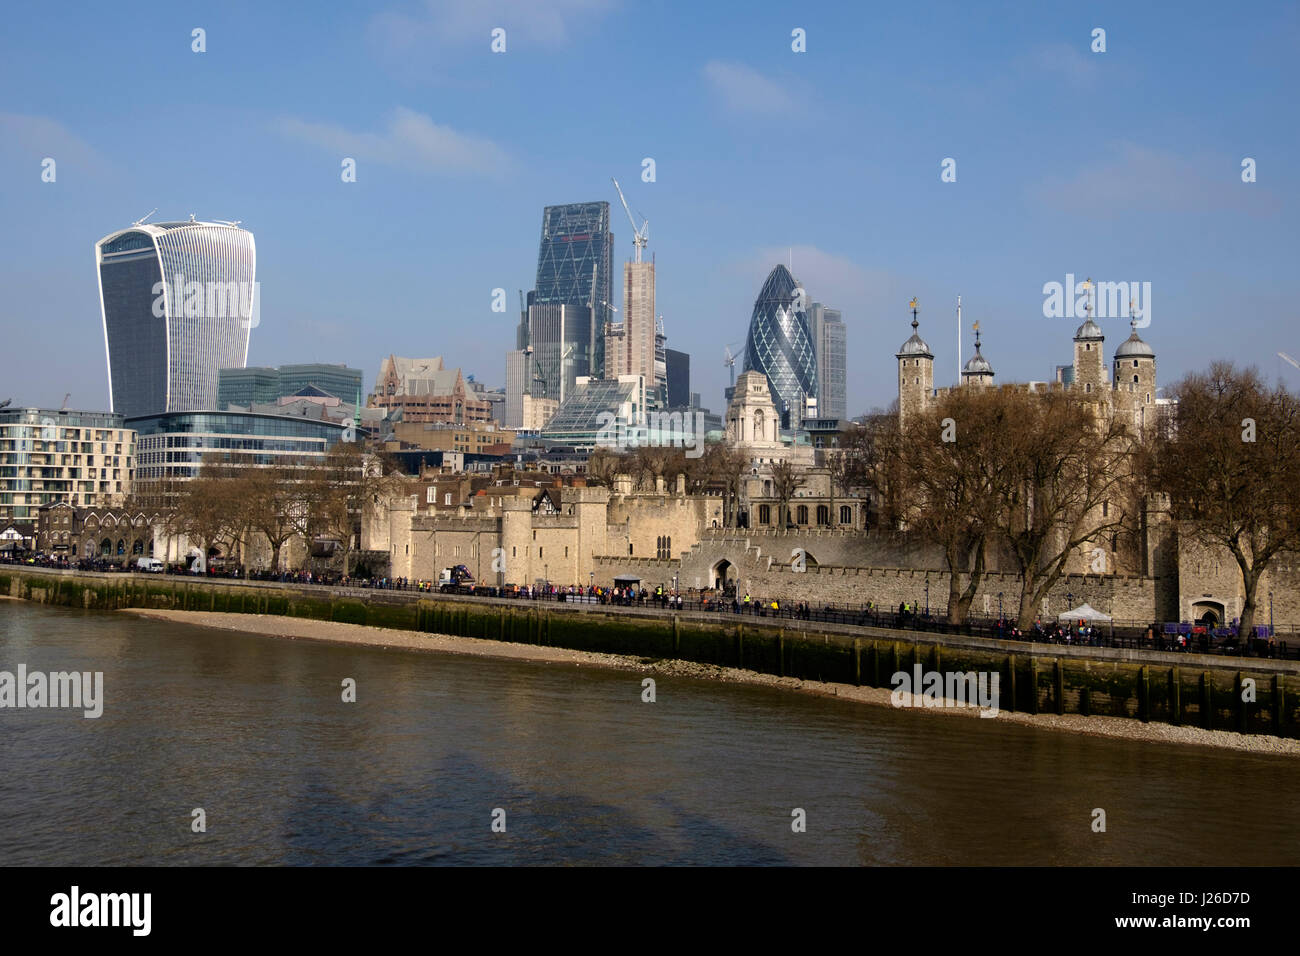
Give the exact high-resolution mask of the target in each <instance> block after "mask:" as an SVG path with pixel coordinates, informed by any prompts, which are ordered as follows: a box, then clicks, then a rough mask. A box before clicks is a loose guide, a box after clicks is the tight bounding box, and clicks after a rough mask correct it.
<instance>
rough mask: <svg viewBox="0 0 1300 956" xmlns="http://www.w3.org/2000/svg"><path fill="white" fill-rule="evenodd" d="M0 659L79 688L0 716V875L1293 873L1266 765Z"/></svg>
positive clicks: (580, 678) (635, 696)
mask: <svg viewBox="0 0 1300 956" xmlns="http://www.w3.org/2000/svg"><path fill="white" fill-rule="evenodd" d="M20 664H21V665H25V666H26V668H27V670H28V672H33V671H43V672H53V671H81V672H87V671H91V672H94V671H102V672H103V675H104V677H103V679H104V693H103V696H104V700H103V715H102V716H101V717H99V718H98V719H87V718H85V717H83V716H82V712H81V711H80V710H54V709H44V710H39V709H35V710H34V709H11V708H6V709H0V824H2V825H0V863H3V864H8V865H23V864H29V865H30V864H68V865H105V864H128V865H129V864H162V865H187V864H243V865H265V864H281V865H299V864H351V865H370V864H398V865H419V864H461V865H465V864H471V865H476V864H477V865H507V864H523V865H529V864H737V865H752V864H757V865H785V864H793V865H809V864H829V865H855V864H868V865H879V864H929V865H945V864H960V865H1002V864H1028V865H1063V864H1064V865H1070V864H1079V865H1110V864H1142V865H1170V866H1179V865H1182V866H1186V865H1207V864H1208V865H1227V866H1240V865H1247V866H1251V865H1265V864H1282V865H1289V864H1295V863H1296V862H1297V861H1298V860H1300V801H1296V800H1295V794H1296V793H1297V792H1300V760H1296V759H1295V758H1293V757H1283V756H1264V755H1253V754H1244V753H1237V752H1232V751H1223V750H1214V749H1209V748H1197V747H1190V746H1180V745H1173V744H1164V743H1151V742H1142V741H1133V740H1115V739H1103V738H1094V737H1084V736H1078V735H1071V734H1065V733H1056V732H1050V731H1046V730H1040V729H1036V728H1031V727H1024V726H1019V725H1014V724H1010V723H1007V722H1005V721H999V720H997V719H993V720H978V719H963V718H948V717H937V716H934V715H922V714H917V713H913V712H909V711H907V710H892V709H890V708H886V707H873V706H865V705H861V704H854V703H851V702H847V701H838V700H834V699H829V698H820V697H814V696H809V695H803V694H795V693H791V692H789V691H783V690H780V689H776V688H766V687H748V686H738V685H733V684H723V683H717V682H712V681H705V680H695V679H685V678H675V677H674V678H669V677H659V678H657V700H656V701H655V702H654V703H643V702H642V699H641V695H642V686H641V681H642V677H643V675H641V674H634V673H623V672H616V671H604V670H597V669H592V668H588V667H582V668H577V667H573V666H569V665H559V664H537V663H522V662H510V661H501V660H489V659H482V658H468V657H457V656H452V655H442V654H428V653H414V652H409V651H395V650H393V651H389V650H382V649H371V648H356V647H342V646H337V645H327V644H317V643H307V642H302V641H288V640H278V639H275V638H266V637H259V636H253V635H245V634H240V633H237V632H228V631H214V630H210V629H205V628H199V627H195V626H191V625H185V624H174V623H170V622H165V621H157V620H148V619H141V618H138V617H135V616H128V615H117V614H112V613H105V612H82V611H75V610H68V609H61V608H49V607H43V606H39V605H29V604H24V603H21V602H17V601H5V602H0V671H9V672H16V670H17V668H18V666H19V665H20ZM346 678H352V679H353V680H355V681H356V688H357V690H356V702H355V703H345V702H344V701H343V700H342V690H341V687H342V683H343V681H344V680H345V679H346ZM197 808H201V809H202V810H203V814H204V816H205V818H206V826H207V830H206V832H204V833H195V832H192V829H191V820H192V813H193V811H194V810H195V809H197ZM1094 808H1101V809H1104V810H1105V813H1106V832H1104V833H1098V832H1094V831H1093V826H1092V821H1093V810H1094ZM498 809H500V810H502V811H504V819H505V832H504V833H499V832H493V829H492V823H493V819H494V811H496V810H498ZM796 809H799V810H802V811H803V812H804V814H805V815H806V831H805V832H793V830H792V826H791V822H792V819H793V817H792V813H793V812H794V811H795V810H796ZM497 817H498V819H499V818H500V814H497Z"/></svg>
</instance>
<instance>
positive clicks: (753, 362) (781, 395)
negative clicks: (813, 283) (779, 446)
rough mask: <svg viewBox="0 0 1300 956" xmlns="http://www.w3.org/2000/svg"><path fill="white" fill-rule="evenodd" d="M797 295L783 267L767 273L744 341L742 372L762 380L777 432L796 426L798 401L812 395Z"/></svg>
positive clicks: (813, 365) (810, 357)
mask: <svg viewBox="0 0 1300 956" xmlns="http://www.w3.org/2000/svg"><path fill="white" fill-rule="evenodd" d="M796 292H798V294H796ZM802 292H803V290H802V288H801V287H800V286H799V283H798V282H796V281H795V278H794V276H792V275H791V274H790V270H789V269H787V268H786V267H785V266H783V265H778V266H777V267H776V268H775V269H773V270H772V271H771V272H770V273H769V274H768V277H767V281H766V282H764V283H763V288H762V290H761V291H760V292H759V293H758V298H757V299H756V300H755V302H754V313H753V315H752V316H751V318H750V320H749V338H748V340H747V342H746V343H745V371H747V372H748V371H757V372H762V373H763V374H764V375H766V376H767V384H768V388H770V389H771V391H772V400H773V402H775V403H776V407H777V411H778V412H780V414H781V427H782V428H798V427H799V425H800V423H801V422H802V420H803V408H804V399H805V398H806V397H813V398H815V397H816V396H817V356H816V353H815V351H814V350H813V339H812V332H811V331H810V330H809V328H808V313H807V311H806V308H807V306H806V305H805V304H804V302H803V298H804V297H803V295H802Z"/></svg>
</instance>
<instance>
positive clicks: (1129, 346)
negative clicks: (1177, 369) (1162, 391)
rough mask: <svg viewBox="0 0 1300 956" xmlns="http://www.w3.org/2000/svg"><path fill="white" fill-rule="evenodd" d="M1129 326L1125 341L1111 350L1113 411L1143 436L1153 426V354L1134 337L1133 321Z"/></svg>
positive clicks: (1154, 381)
mask: <svg viewBox="0 0 1300 956" xmlns="http://www.w3.org/2000/svg"><path fill="white" fill-rule="evenodd" d="M1129 326H1130V328H1131V329H1132V331H1131V333H1130V334H1129V337H1128V338H1127V339H1125V340H1124V341H1123V342H1121V343H1120V346H1119V348H1117V349H1116V350H1115V367H1114V371H1115V378H1114V381H1115V410H1116V412H1117V413H1119V412H1121V411H1122V412H1123V413H1124V415H1125V417H1126V418H1129V417H1130V416H1131V421H1132V422H1133V426H1134V427H1135V428H1137V429H1138V430H1139V431H1141V432H1145V431H1147V430H1148V429H1150V428H1152V427H1154V426H1155V423H1156V353H1155V350H1154V349H1152V348H1151V346H1149V345H1147V343H1145V342H1143V341H1142V339H1141V338H1139V337H1138V333H1137V319H1136V318H1134V319H1130V321H1129Z"/></svg>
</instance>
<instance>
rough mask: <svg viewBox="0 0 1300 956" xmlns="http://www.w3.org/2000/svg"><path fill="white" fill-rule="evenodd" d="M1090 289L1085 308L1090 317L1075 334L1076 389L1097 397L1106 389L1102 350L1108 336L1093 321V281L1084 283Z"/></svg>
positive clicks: (1104, 362)
mask: <svg viewBox="0 0 1300 956" xmlns="http://www.w3.org/2000/svg"><path fill="white" fill-rule="evenodd" d="M1084 286H1085V288H1087V289H1088V304H1087V305H1086V306H1085V307H1084V308H1085V309H1086V310H1087V313H1088V317H1087V318H1086V319H1085V320H1084V322H1083V325H1081V326H1079V328H1078V329H1076V330H1075V333H1074V387H1075V388H1077V389H1078V390H1079V391H1081V392H1084V393H1085V394H1088V395H1096V394H1098V393H1100V392H1102V391H1104V390H1105V387H1106V384H1107V382H1106V358H1105V356H1104V355H1103V354H1102V350H1103V349H1104V347H1105V344H1106V336H1105V335H1103V334H1102V331H1101V327H1100V326H1098V325H1097V323H1096V322H1094V321H1092V280H1091V279H1089V280H1088V281H1087V282H1086V283H1084Z"/></svg>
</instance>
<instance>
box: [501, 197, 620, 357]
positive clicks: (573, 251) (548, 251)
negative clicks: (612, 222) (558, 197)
mask: <svg viewBox="0 0 1300 956" xmlns="http://www.w3.org/2000/svg"><path fill="white" fill-rule="evenodd" d="M613 272H614V235H613V233H611V232H610V230H609V203H607V202H583V203H569V204H568V205H564V206H547V207H546V208H545V209H544V210H543V211H542V239H541V244H540V246H539V248H538V252H537V283H536V285H535V287H534V289H533V291H532V293H531V294H530V295H529V297H528V305H529V306H532V305H566V306H570V307H571V308H570V310H568V311H569V313H570V315H572V314H573V310H574V309H578V308H589V309H590V310H591V311H592V313H593V315H592V318H591V319H588V320H587V321H586V322H585V323H583V324H584V325H585V326H586V329H587V341H586V343H585V347H584V346H580V347H579V348H578V349H576V350H575V351H581V352H584V353H585V355H584V356H583V357H582V360H581V362H582V364H575V367H574V372H573V373H572V375H574V376H576V375H597V376H598V375H600V374H601V372H602V371H603V369H604V367H605V323H606V322H607V321H609V319H610V317H611V314H612V310H611V309H610V304H611V302H612V286H611V282H612V276H613ZM575 318H576V316H575ZM539 334H540V335H544V334H545V333H544V332H543V330H541V329H538V328H530V329H529V339H530V344H531V345H532V347H533V348H534V349H537V348H539V347H541V346H543V345H546V344H551V345H554V346H556V347H557V348H560V349H561V350H563V349H564V348H565V346H561V345H560V344H559V343H558V342H551V343H548V342H547V340H546V339H545V338H539ZM520 347H522V344H521V346H520ZM570 382H572V377H571V378H570Z"/></svg>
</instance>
